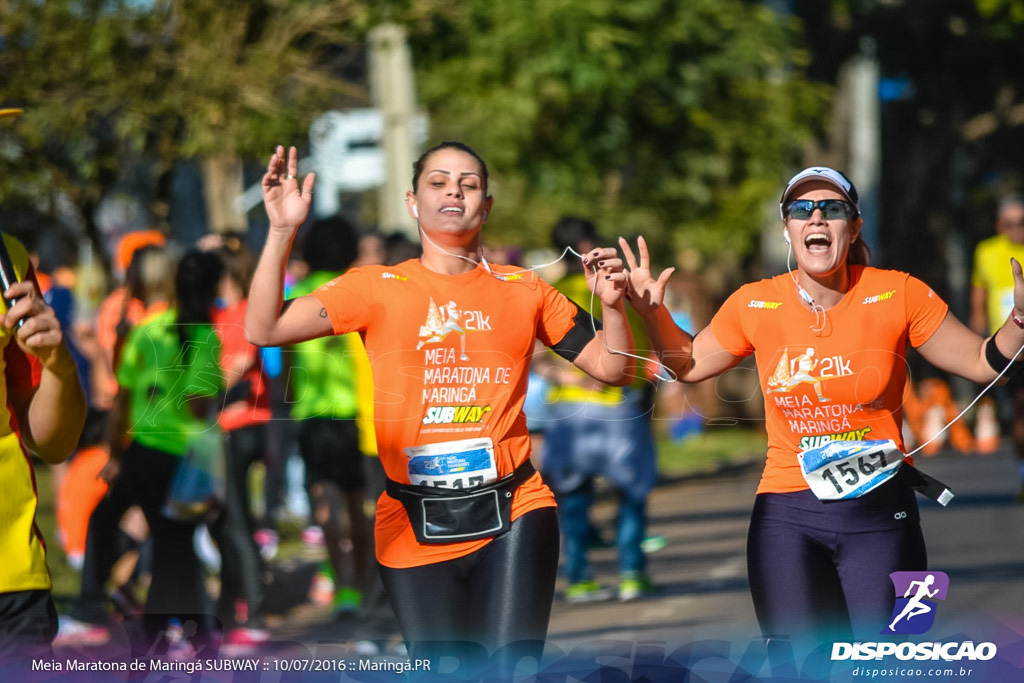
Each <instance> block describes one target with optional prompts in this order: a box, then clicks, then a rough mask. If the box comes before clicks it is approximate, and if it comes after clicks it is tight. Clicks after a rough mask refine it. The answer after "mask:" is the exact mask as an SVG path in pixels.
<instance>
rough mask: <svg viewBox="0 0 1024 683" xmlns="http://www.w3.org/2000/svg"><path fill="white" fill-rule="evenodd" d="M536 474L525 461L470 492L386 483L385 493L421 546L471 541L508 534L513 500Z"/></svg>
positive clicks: (390, 481)
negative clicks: (404, 516) (406, 518)
mask: <svg viewBox="0 0 1024 683" xmlns="http://www.w3.org/2000/svg"><path fill="white" fill-rule="evenodd" d="M536 471H537V470H535V469H534V467H533V463H531V462H530V461H529V460H527V461H526V462H524V463H523V464H522V465H520V466H519V467H517V468H516V469H515V471H514V472H512V474H509V475H506V476H504V477H502V478H501V479H499V480H498V481H495V482H492V483H490V484H484V485H483V486H475V487H473V488H471V489H446V488H439V487H434V486H416V485H414V484H400V483H398V482H397V481H393V480H391V479H388V481H387V489H386V490H387V492H388V495H389V496H391V497H392V498H394V499H395V500H397V501H399V502H400V503H402V506H403V507H405V512H406V514H408V515H409V521H410V522H411V523H412V530H413V532H415V534H416V540H417V541H419V542H420V543H430V544H437V543H456V542H458V541H473V540H476V539H478V538H490V537H492V536H500V535H502V534H503V533H505V532H506V531H508V530H509V526H510V525H511V523H512V522H511V518H512V496H513V494H514V493H515V490H516V489H517V488H519V485H520V484H522V483H523V482H524V481H526V480H527V479H529V478H530V477H532V476H533V475H534V473H535V472H536Z"/></svg>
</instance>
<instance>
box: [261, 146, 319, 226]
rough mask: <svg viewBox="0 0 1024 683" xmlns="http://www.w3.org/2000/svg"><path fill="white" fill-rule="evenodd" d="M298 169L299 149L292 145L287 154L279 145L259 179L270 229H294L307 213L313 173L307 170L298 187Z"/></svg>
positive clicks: (311, 197) (314, 176) (313, 178)
mask: <svg viewBox="0 0 1024 683" xmlns="http://www.w3.org/2000/svg"><path fill="white" fill-rule="evenodd" d="M298 172H299V153H298V151H297V150H296V149H295V148H294V147H291V148H289V150H288V153H287V155H286V154H285V150H284V147H283V146H281V145H278V146H277V150H276V151H275V152H274V155H273V156H272V157H270V163H268V164H267V172H266V173H265V174H264V175H263V180H262V181H261V182H260V187H261V189H262V190H263V205H264V206H265V207H266V209H267V217H268V218H269V219H270V229H271V230H281V229H286V230H288V231H294V230H295V229H296V228H297V227H298V226H300V225H302V222H303V221H305V220H306V216H308V215H309V208H310V205H311V204H312V202H313V183H314V182H315V180H316V174H315V173H309V174H307V175H306V177H305V178H304V179H303V180H302V187H301V188H300V187H299V178H298V176H297V174H298Z"/></svg>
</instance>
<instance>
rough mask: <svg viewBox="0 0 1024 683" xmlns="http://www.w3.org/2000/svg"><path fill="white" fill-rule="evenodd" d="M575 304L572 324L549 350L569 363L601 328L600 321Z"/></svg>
mask: <svg viewBox="0 0 1024 683" xmlns="http://www.w3.org/2000/svg"><path fill="white" fill-rule="evenodd" d="M575 305H576V315H574V316H573V318H572V322H573V325H572V327H571V328H569V331H568V332H566V333H565V336H564V337H562V340H561V341H559V342H558V343H557V344H555V345H554V346H552V347H551V350H552V351H554V352H555V353H557V354H558V355H559V356H561V357H562V358H564V359H566V360H567V361H569V362H570V363H572V362H574V361H575V360H576V356H578V355H580V352H581V351H583V347H584V346H586V345H587V344H589V343H590V340H591V339H593V338H594V337H595V336H597V330H600V329H601V321H600V320H596V319H594V316H592V315H590V314H589V313H587V312H586V311H584V310H583V309H582V308H580V306H579V304H575Z"/></svg>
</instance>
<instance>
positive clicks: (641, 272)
mask: <svg viewBox="0 0 1024 683" xmlns="http://www.w3.org/2000/svg"><path fill="white" fill-rule="evenodd" d="M619 246H620V247H621V248H622V253H623V255H624V256H625V258H626V264H627V265H628V266H629V289H630V296H629V303H630V304H631V305H632V306H633V308H635V309H636V310H637V312H639V313H641V314H643V313H648V312H650V311H652V310H654V309H656V308H658V307H659V306H661V305H662V304H663V303H664V302H665V288H666V286H667V285H668V279H669V277H670V276H671V275H672V273H674V272H675V270H676V269H675V268H666V269H665V270H664V271H662V273H661V275H659V276H658V277H657V278H655V277H654V275H653V273H651V256H650V252H649V251H648V250H647V242H646V240H644V238H643V237H639V238H637V241H636V248H637V253H638V254H639V255H640V258H639V261H638V260H637V257H636V256H635V255H634V254H633V249H632V248H631V247H630V246H629V242H627V241H626V240H625V238H622V237H620V238H619Z"/></svg>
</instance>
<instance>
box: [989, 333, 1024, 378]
mask: <svg viewBox="0 0 1024 683" xmlns="http://www.w3.org/2000/svg"><path fill="white" fill-rule="evenodd" d="M985 360H987V361H988V366H989V367H990V368H992V369H993V370H995V371H996V372H998V373H1001V374H1002V375H1003V377H1008V376H1010V375H1013V374H1015V373H1016V372H1017V371H1019V370H1020V368H1021V364H1020V363H1013V364H1012V365H1011V363H1012V360H1011V359H1009V358H1007V357H1006V356H1004V355H1003V352H1002V351H1000V350H999V347H998V346H996V336H995V335H992V336H991V337H989V338H988V341H986V342H985ZM1007 366H1009V367H1007ZM1004 370H1005V372H1004Z"/></svg>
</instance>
